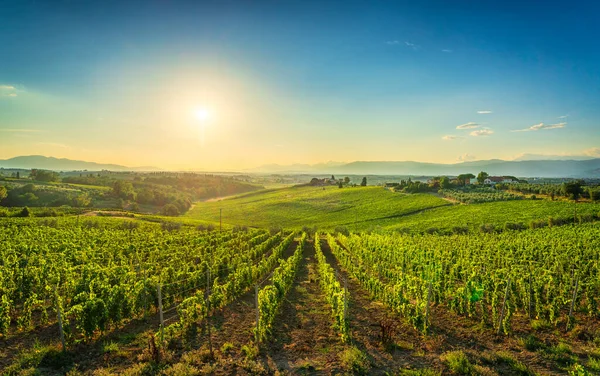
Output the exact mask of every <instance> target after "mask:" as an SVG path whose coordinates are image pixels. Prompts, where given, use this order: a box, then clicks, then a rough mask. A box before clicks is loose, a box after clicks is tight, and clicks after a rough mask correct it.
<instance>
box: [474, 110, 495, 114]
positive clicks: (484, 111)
mask: <svg viewBox="0 0 600 376" xmlns="http://www.w3.org/2000/svg"><path fill="white" fill-rule="evenodd" d="M477 113H478V114H481V115H486V114H491V113H492V111H490V110H481V111H477Z"/></svg>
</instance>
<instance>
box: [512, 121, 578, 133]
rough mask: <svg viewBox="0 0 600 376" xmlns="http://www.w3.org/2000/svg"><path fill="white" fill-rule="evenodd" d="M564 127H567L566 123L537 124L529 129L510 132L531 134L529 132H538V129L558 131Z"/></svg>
mask: <svg viewBox="0 0 600 376" xmlns="http://www.w3.org/2000/svg"><path fill="white" fill-rule="evenodd" d="M566 125H567V123H565V122H562V123H557V124H544V123H539V124H534V125H532V126H531V127H529V128H525V129H516V130H514V131H511V132H531V131H539V130H540V129H559V128H564V127H565V126H566Z"/></svg>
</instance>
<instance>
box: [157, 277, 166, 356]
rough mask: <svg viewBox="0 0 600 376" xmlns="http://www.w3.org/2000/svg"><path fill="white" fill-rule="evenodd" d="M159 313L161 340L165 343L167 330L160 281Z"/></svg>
mask: <svg viewBox="0 0 600 376" xmlns="http://www.w3.org/2000/svg"><path fill="white" fill-rule="evenodd" d="M158 315H159V319H160V342H161V343H163V345H164V340H165V330H164V321H163V305H162V295H161V291H160V283H159V284H158Z"/></svg>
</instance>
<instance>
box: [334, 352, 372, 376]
mask: <svg viewBox="0 0 600 376" xmlns="http://www.w3.org/2000/svg"><path fill="white" fill-rule="evenodd" d="M340 361H341V362H342V365H343V366H344V368H346V369H347V370H348V371H351V372H352V373H354V374H357V375H367V374H368V371H369V368H371V364H370V362H369V359H368V358H367V355H366V354H365V353H364V352H362V351H361V350H360V349H358V348H357V347H354V346H352V347H350V348H349V349H347V350H344V351H342V353H341V354H340Z"/></svg>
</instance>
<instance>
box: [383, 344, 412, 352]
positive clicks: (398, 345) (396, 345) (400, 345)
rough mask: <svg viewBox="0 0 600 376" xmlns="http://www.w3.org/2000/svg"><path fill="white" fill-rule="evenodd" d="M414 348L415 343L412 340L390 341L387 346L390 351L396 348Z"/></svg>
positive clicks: (403, 349)
mask: <svg viewBox="0 0 600 376" xmlns="http://www.w3.org/2000/svg"><path fill="white" fill-rule="evenodd" d="M414 349H415V345H414V344H412V343H410V342H406V341H396V342H392V343H389V344H388V345H387V346H386V350H387V351H389V352H392V351H394V350H400V351H412V350H414Z"/></svg>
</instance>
